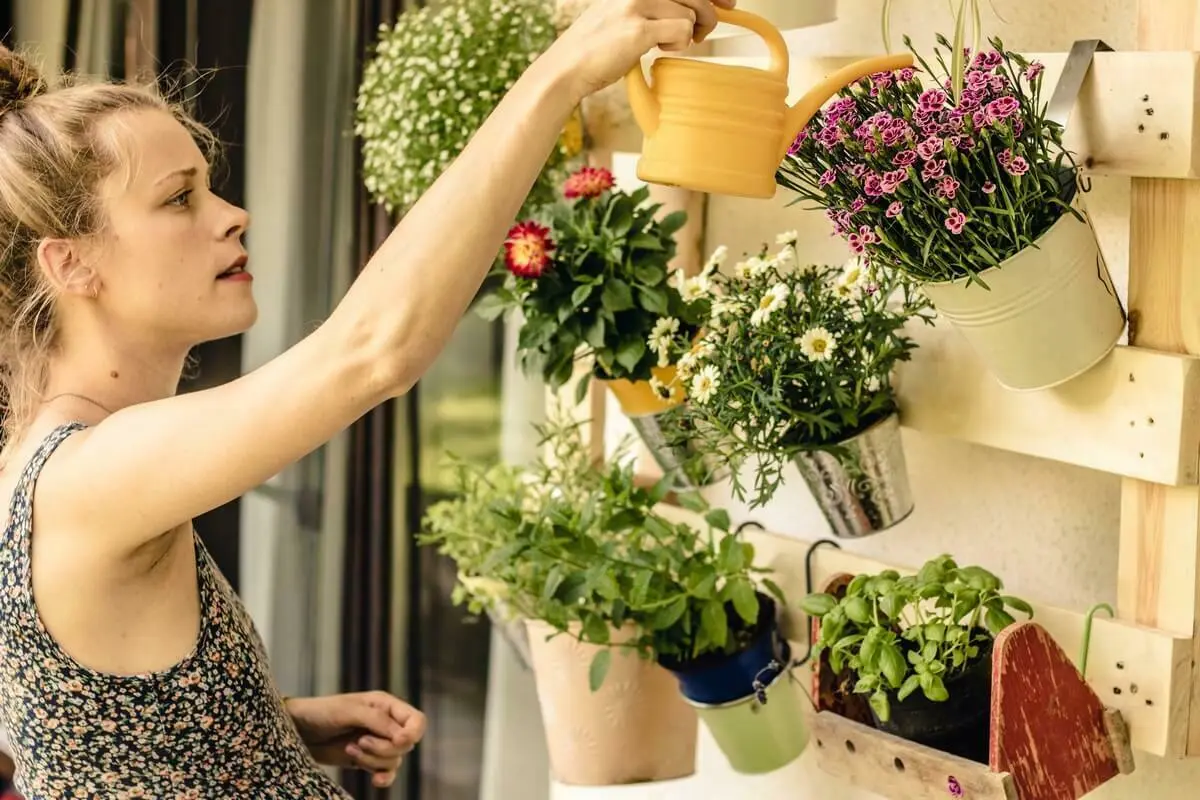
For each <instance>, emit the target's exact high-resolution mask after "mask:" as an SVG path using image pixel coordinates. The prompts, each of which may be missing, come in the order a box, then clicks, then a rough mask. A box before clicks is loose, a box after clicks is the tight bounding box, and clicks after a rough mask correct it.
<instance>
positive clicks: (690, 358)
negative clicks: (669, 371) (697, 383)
mask: <svg viewBox="0 0 1200 800" xmlns="http://www.w3.org/2000/svg"><path fill="white" fill-rule="evenodd" d="M695 368H696V354H695V352H693V351H691V350H689V351H688V352H686V353H684V354H683V355H681V356H680V357H679V360H678V361H676V362H675V372H676V373H677V374H678V375H679V380H681V381H686V380H687V379H688V378H690V377H691V376H692V370H694V369H695Z"/></svg>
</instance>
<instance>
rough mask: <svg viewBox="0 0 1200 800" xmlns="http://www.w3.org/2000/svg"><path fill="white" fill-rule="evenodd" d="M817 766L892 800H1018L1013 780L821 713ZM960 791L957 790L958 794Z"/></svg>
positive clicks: (815, 736) (815, 737) (816, 724)
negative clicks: (966, 799)
mask: <svg viewBox="0 0 1200 800" xmlns="http://www.w3.org/2000/svg"><path fill="white" fill-rule="evenodd" d="M811 741H812V745H813V746H814V748H815V750H816V760H817V766H819V767H820V768H821V769H822V770H824V771H825V772H828V773H829V774H830V775H833V776H834V777H837V778H841V779H843V780H845V781H847V782H848V783H850V784H852V785H854V786H857V787H859V788H861V789H865V790H867V791H869V792H874V793H875V794H878V795H882V796H883V797H887V798H891V800H946V798H947V797H969V798H971V800H1018V797H1017V790H1016V787H1015V786H1014V784H1013V781H1012V777H1011V776H1009V775H1008V774H1007V773H995V772H992V771H991V770H990V769H988V766H987V765H986V764H980V763H978V762H975V761H968V760H967V759H965V758H959V757H958V756H952V755H949V754H947V753H942V752H940V751H938V750H933V749H931V748H928V747H925V746H923V745H919V744H916V743H915V742H910V741H908V740H906V739H901V738H899V737H897V736H892V735H891V734H888V733H884V732H883V731H879V730H875V729H874V728H868V727H867V726H866V725H862V724H860V723H857V722H853V721H851V720H848V719H846V718H845V717H840V716H838V715H837V714H834V713H832V712H830V711H822V712H820V713H819V714H816V715H815V716H814V717H813V731H812V740H811ZM956 789H957V791H955V790H956Z"/></svg>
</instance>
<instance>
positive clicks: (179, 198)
mask: <svg viewBox="0 0 1200 800" xmlns="http://www.w3.org/2000/svg"><path fill="white" fill-rule="evenodd" d="M191 196H192V190H191V189H186V190H184V191H182V192H180V193H179V194H177V195H175V196H174V197H172V198H171V199H170V200H168V201H167V205H170V206H181V207H183V208H186V207H187V206H188V204H189V202H190V201H189V198H190V197H191Z"/></svg>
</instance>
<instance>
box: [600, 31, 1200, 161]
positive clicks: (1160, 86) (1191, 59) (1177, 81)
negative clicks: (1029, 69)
mask: <svg viewBox="0 0 1200 800" xmlns="http://www.w3.org/2000/svg"><path fill="white" fill-rule="evenodd" d="M718 52H719V43H718ZM1024 55H1025V56H1026V57H1027V58H1029V59H1032V60H1037V61H1041V62H1042V63H1043V64H1045V66H1046V72H1045V78H1044V83H1043V97H1044V98H1045V99H1047V100H1048V99H1049V97H1050V93H1051V91H1052V90H1053V86H1054V84H1055V82H1056V81H1057V80H1058V76H1059V74H1061V72H1062V69H1063V65H1064V64H1065V63H1066V55H1067V54H1066V53H1026V54H1024ZM859 58H860V57H845V58H828V57H826V58H794V59H793V60H792V68H791V73H790V75H789V85H790V87H791V90H792V93H791V100H793V101H795V100H796V99H798V98H799V97H800V96H801V95H802V94H803V93H804V92H806V91H807V90H808V89H809V87H811V86H813V85H814V84H816V83H817V82H818V81H820V80H821V79H822V78H823V77H825V76H826V75H829V74H831V73H832V72H834V71H835V70H837V69H839V68H841V67H844V66H846V65H847V64H850V63H852V62H854V61H857V60H859ZM699 60H703V61H706V62H710V63H714V64H729V65H734V66H752V67H762V66H764V65H765V63H766V62H765V59H764V58H761V57H755V56H745V57H741V56H739V57H728V56H726V57H722V56H706V57H703V58H701V59H699ZM1198 73H1200V54H1197V53H1194V52H1190V48H1183V49H1181V50H1174V51H1168V52H1112V53H1097V54H1096V60H1095V63H1094V64H1093V66H1092V69H1091V70H1090V72H1089V75H1088V78H1087V80H1086V81H1085V82H1084V84H1083V88H1082V90H1081V91H1080V97H1079V103H1078V105H1077V106H1076V108H1075V111H1074V113H1073V114H1072V115H1071V119H1070V121H1069V122H1068V124H1067V135H1066V139H1065V145H1066V147H1067V148H1068V149H1069V150H1071V151H1072V152H1074V153H1075V154H1076V158H1077V160H1078V161H1079V163H1080V164H1081V165H1083V166H1085V167H1086V169H1087V170H1088V171H1090V172H1092V173H1094V174H1097V175H1129V176H1135V175H1136V176H1149V177H1161V178H1191V177H1197V176H1200V163H1198V162H1200V145H1198V143H1197V140H1198V139H1200V126H1198V125H1197V120H1196V109H1197V108H1200V105H1198V104H1197V102H1196V100H1197V91H1198V88H1200V81H1198V80H1197V75H1198ZM1164 75H1169V76H1171V80H1169V81H1165V80H1163V76H1164ZM589 102H591V103H592V105H591V107H590V108H591V113H590V119H589V122H588V131H589V135H590V136H592V137H593V138H594V140H595V141H597V142H602V143H603V146H605V147H610V148H612V149H614V150H621V151H626V152H639V151H640V150H641V142H642V136H641V133H640V131H638V130H637V124H636V122H635V121H634V119H633V115H632V114H631V113H630V112H629V108H628V98H627V96H626V95H625V94H624V92H623V90H621V89H619V88H617V87H615V86H614V87H609V88H608V89H606V90H605V91H604V93H603V94H602V96H600V97H598V98H597V99H596V100H594V101H589Z"/></svg>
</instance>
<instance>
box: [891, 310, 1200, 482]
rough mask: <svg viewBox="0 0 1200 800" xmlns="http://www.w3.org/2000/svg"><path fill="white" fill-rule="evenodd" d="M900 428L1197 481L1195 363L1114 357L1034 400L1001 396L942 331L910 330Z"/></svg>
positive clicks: (1198, 382)
mask: <svg viewBox="0 0 1200 800" xmlns="http://www.w3.org/2000/svg"><path fill="white" fill-rule="evenodd" d="M908 332H909V333H910V334H911V335H912V336H913V338H914V339H915V340H916V341H917V342H918V343H919V344H920V348H919V349H918V350H917V351H916V353H915V354H914V356H913V360H912V361H909V362H907V363H904V364H901V365H900V367H899V369H898V371H897V387H898V389H899V394H900V404H901V406H900V407H901V414H900V421H901V424H903V425H905V426H906V427H909V428H912V429H913V430H917V431H920V432H922V433H926V434H932V435H937V436H948V437H951V438H954V439H960V440H963V441H968V442H973V443H975V444H982V445H987V446H989V447H995V448H999V449H1001V450H1009V451H1012V452H1015V453H1024V454H1026V455H1032V456H1038V457H1041V458H1048V459H1053V460H1055V461H1061V462H1063V463H1067V464H1076V465H1079V466H1083V467H1089V468H1091V469H1096V470H1101V471H1103V472H1110V473H1113V474H1117V475H1126V476H1130V477H1136V478H1141V479H1143V480H1147V481H1155V482H1158V483H1164V484H1172V485H1174V484H1187V485H1193V484H1196V483H1197V481H1198V480H1200V359H1196V358H1192V357H1189V356H1178V355H1173V354H1165V353H1158V352H1155V351H1152V350H1146V349H1137V348H1126V347H1118V348H1116V349H1115V350H1114V351H1113V352H1112V354H1110V356H1109V357H1108V358H1107V359H1106V360H1105V361H1103V362H1102V363H1101V364H1099V365H1098V366H1097V367H1095V368H1093V369H1092V370H1090V371H1088V372H1087V373H1085V374H1084V375H1082V376H1080V377H1079V378H1076V379H1075V380H1073V381H1070V382H1068V383H1066V384H1063V385H1061V386H1058V387H1055V388H1053V389H1047V390H1045V391H1039V392H1013V391H1009V390H1007V389H1005V388H1004V387H1003V386H1001V385H1000V384H999V383H997V382H996V380H995V378H993V377H992V375H991V374H990V373H989V372H988V371H987V369H986V368H985V366H984V365H983V363H982V361H980V360H979V358H978V357H977V356H976V355H975V352H974V351H973V350H972V349H971V346H970V345H969V344H968V343H967V341H966V339H964V338H963V337H962V336H961V335H959V334H958V332H957V331H955V330H954V329H953V328H951V327H949V326H948V325H943V324H939V325H938V326H936V327H933V328H931V327H929V326H926V325H924V324H917V325H913V326H910V328H909V330H908Z"/></svg>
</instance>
